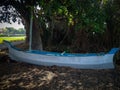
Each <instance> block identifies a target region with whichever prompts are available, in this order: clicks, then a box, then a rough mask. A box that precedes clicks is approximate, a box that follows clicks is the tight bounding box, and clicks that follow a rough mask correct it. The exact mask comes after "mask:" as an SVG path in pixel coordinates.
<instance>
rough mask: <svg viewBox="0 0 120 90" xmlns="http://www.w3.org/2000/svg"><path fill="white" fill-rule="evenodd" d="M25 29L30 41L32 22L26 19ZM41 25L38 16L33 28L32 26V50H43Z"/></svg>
mask: <svg viewBox="0 0 120 90" xmlns="http://www.w3.org/2000/svg"><path fill="white" fill-rule="evenodd" d="M25 29H26V43H29V33H30V22H29V21H28V20H27V19H25ZM40 33H41V32H40V27H39V24H38V21H37V18H36V17H34V19H33V28H32V50H41V51H42V50H43V47H42V40H41V35H40Z"/></svg>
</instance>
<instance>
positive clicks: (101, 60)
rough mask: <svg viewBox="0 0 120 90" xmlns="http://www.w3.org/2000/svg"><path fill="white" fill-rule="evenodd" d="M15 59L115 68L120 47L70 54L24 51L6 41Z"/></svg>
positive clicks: (47, 63) (47, 64) (12, 57)
mask: <svg viewBox="0 0 120 90" xmlns="http://www.w3.org/2000/svg"><path fill="white" fill-rule="evenodd" d="M4 43H5V44H6V45H7V47H8V49H9V57H10V58H11V59H13V60H16V61H20V62H26V63H31V64H36V65H45V66H52V65H57V66H69V67H73V68H80V69H113V68H114V63H113V58H114V55H115V53H116V52H117V51H119V50H120V49H119V48H112V49H111V50H110V51H109V52H108V53H106V54H105V53H102V54H101V53H88V54H70V53H57V52H46V51H37V50H31V51H22V50H20V49H17V48H16V47H14V46H13V45H12V44H11V43H10V42H8V41H4Z"/></svg>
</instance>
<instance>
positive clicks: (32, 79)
mask: <svg viewBox="0 0 120 90" xmlns="http://www.w3.org/2000/svg"><path fill="white" fill-rule="evenodd" d="M56 76H57V75H56V74H54V73H52V72H50V71H43V70H38V69H37V68H34V69H32V70H29V71H27V72H19V73H16V74H11V75H5V76H3V77H1V79H0V80H1V82H0V87H1V89H8V88H10V87H15V86H17V87H20V88H25V89H30V88H35V87H41V86H43V85H47V84H49V83H50V82H51V80H52V79H53V78H54V77H56Z"/></svg>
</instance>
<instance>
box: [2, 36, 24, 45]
mask: <svg viewBox="0 0 120 90" xmlns="http://www.w3.org/2000/svg"><path fill="white" fill-rule="evenodd" d="M3 40H7V41H20V40H25V36H19V37H0V44H1V43H3Z"/></svg>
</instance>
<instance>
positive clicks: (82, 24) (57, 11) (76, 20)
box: [39, 0, 108, 32]
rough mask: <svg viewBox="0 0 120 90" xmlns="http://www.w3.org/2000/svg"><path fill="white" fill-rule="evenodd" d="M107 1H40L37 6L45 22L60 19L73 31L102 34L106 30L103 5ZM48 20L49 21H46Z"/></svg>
mask: <svg viewBox="0 0 120 90" xmlns="http://www.w3.org/2000/svg"><path fill="white" fill-rule="evenodd" d="M107 1H108V0H102V1H101V0H69V1H68V0H49V1H48V2H46V1H44V0H41V1H39V6H40V7H41V8H42V9H41V10H43V12H44V16H46V17H47V18H46V19H47V20H48V21H49V20H52V18H51V17H54V19H55V18H57V17H62V18H64V19H65V21H66V22H67V23H68V26H70V25H72V26H74V27H75V30H83V29H87V30H90V31H92V32H93V31H94V32H103V31H104V30H105V28H106V24H105V23H106V18H107V14H106V13H105V5H106V3H107ZM48 18H49V19H48Z"/></svg>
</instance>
